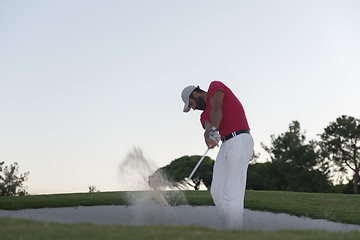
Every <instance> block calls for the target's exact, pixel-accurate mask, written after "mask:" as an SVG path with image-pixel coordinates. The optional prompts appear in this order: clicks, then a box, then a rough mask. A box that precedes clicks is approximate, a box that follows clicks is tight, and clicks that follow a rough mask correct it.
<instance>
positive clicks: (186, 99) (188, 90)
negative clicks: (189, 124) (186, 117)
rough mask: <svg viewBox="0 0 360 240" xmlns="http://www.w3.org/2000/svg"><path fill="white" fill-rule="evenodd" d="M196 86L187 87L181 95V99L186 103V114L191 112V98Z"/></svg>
mask: <svg viewBox="0 0 360 240" xmlns="http://www.w3.org/2000/svg"><path fill="white" fill-rule="evenodd" d="M195 88H196V87H195V86H193V85H191V86H187V87H186V88H184V90H183V91H182V93H181V98H182V100H183V101H184V103H185V105H184V110H183V111H184V112H189V111H190V107H189V98H190V95H191V93H192V92H193V91H194V90H195Z"/></svg>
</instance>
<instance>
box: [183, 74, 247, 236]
mask: <svg viewBox="0 0 360 240" xmlns="http://www.w3.org/2000/svg"><path fill="white" fill-rule="evenodd" d="M181 97H182V100H183V101H184V103H185V106H184V110H183V111H184V112H189V111H190V109H193V110H201V111H203V112H202V114H201V116H200V122H201V124H202V126H203V128H204V129H205V133H204V136H205V143H206V145H207V146H208V147H209V148H214V147H216V146H218V145H219V144H220V140H221V142H222V143H221V146H220V150H219V152H218V155H217V157H216V161H215V165H214V170H213V178H212V183H211V196H212V198H213V200H214V203H215V205H216V207H217V208H218V210H219V212H220V215H221V217H222V220H223V222H224V224H225V227H226V228H227V229H241V228H242V227H243V213H244V194H245V186H246V174H247V168H248V164H249V161H250V159H251V157H252V155H253V148H254V142H253V138H252V136H251V135H250V131H249V130H250V128H249V125H248V122H247V119H246V116H245V112H244V108H243V106H242V104H241V103H240V101H239V100H238V98H237V97H236V96H235V95H234V94H233V92H232V91H231V90H230V89H229V88H228V87H227V86H225V85H224V84H223V83H222V82H220V81H213V82H211V84H210V86H209V89H208V91H207V92H205V91H203V90H202V89H200V88H199V87H195V86H188V87H186V88H184V90H183V91H182V93H181Z"/></svg>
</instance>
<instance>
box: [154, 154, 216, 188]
mask: <svg viewBox="0 0 360 240" xmlns="http://www.w3.org/2000/svg"><path fill="white" fill-rule="evenodd" d="M200 158H201V156H199V155H194V156H183V157H181V158H178V159H175V160H174V161H172V162H171V163H170V164H169V165H166V166H165V167H162V168H160V169H158V170H156V171H155V173H154V174H153V175H151V176H150V177H149V182H150V183H151V182H152V181H153V179H156V178H157V176H159V175H162V174H165V175H166V176H167V177H168V178H170V180H172V181H175V182H176V183H180V184H184V183H185V178H187V177H188V176H189V174H190V173H191V171H192V170H193V169H194V167H195V165H196V164H197V162H198V161H199V160H200ZM214 163H215V161H214V160H212V159H211V158H210V157H207V156H206V157H205V158H204V159H203V161H202V162H201V164H200V166H199V168H198V169H197V170H196V172H195V173H194V175H193V177H192V178H191V180H192V181H193V183H191V181H189V185H190V186H191V187H193V188H194V189H195V190H199V188H200V184H201V182H202V183H204V185H205V186H206V187H207V188H208V189H210V186H211V180H212V172H213V167H214ZM150 183H149V184H150ZM150 185H151V184H150Z"/></svg>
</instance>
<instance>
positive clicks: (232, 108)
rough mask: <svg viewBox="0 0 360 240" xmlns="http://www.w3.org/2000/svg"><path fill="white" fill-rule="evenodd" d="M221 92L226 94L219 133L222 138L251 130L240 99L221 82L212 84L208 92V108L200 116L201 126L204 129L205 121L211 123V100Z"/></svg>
mask: <svg viewBox="0 0 360 240" xmlns="http://www.w3.org/2000/svg"><path fill="white" fill-rule="evenodd" d="M219 90H221V91H223V92H224V100H223V106H222V119H221V122H220V126H219V133H220V135H221V137H223V136H226V135H228V134H231V133H232V132H235V131H238V130H250V128H249V124H248V122H247V119H246V116H245V111H244V108H243V106H242V105H241V103H240V101H239V99H237V97H236V96H235V95H234V94H233V92H232V91H231V90H230V89H229V88H228V87H227V86H225V84H223V83H222V82H220V81H213V82H211V83H210V86H209V89H208V91H207V99H206V108H205V110H204V112H203V113H202V114H201V116H200V121H201V125H202V126H203V127H204V123H205V121H206V120H209V121H210V112H211V102H210V98H211V96H213V95H214V93H215V92H217V91H219Z"/></svg>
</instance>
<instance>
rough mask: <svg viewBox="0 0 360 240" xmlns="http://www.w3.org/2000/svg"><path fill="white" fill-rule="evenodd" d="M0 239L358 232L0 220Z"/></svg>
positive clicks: (353, 235) (332, 237) (305, 238)
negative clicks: (266, 230)
mask: <svg viewBox="0 0 360 240" xmlns="http://www.w3.org/2000/svg"><path fill="white" fill-rule="evenodd" d="M0 236H1V239H2V240H8V239H9V240H10V239H11V240H13V239H23V240H27V239H37V240H41V239H52V240H61V239H78V240H81V239H84V240H85V239H86V240H91V239H128V240H132V239H134V240H138V239H149V240H151V239H156V240H171V239H179V240H180V239H186V240H193V239H194V240H195V239H196V240H198V239H200V240H201V239H206V240H212V239H223V240H226V239H242V240H250V239H251V240H254V239H261V240H272V239H276V240H288V239H291V240H321V239H324V240H325V239H326V240H342V239H344V240H345V239H349V240H355V239H356V240H358V239H360V232H349V233H330V232H325V231H274V232H261V231H240V230H237V231H219V230H213V229H208V228H203V227H196V226H172V227H169V226H140V227H139V226H131V227H123V226H118V225H92V224H71V225H70V224H55V223H45V222H37V221H29V220H18V219H10V218H3V219H0Z"/></svg>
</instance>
